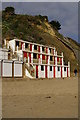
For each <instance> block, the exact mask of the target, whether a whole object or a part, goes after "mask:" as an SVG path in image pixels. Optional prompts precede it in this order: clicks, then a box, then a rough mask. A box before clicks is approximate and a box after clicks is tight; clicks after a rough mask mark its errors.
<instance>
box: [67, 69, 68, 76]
mask: <svg viewBox="0 0 80 120" xmlns="http://www.w3.org/2000/svg"><path fill="white" fill-rule="evenodd" d="M67 77H68V67H67Z"/></svg>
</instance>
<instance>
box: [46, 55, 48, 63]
mask: <svg viewBox="0 0 80 120" xmlns="http://www.w3.org/2000/svg"><path fill="white" fill-rule="evenodd" d="M46 63H47V64H48V56H47V59H46Z"/></svg>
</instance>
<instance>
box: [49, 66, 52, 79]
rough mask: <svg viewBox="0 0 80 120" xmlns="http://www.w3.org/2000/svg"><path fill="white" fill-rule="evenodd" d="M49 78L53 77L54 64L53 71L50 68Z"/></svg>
mask: <svg viewBox="0 0 80 120" xmlns="http://www.w3.org/2000/svg"><path fill="white" fill-rule="evenodd" d="M49 78H53V66H52V71H50V69H49Z"/></svg>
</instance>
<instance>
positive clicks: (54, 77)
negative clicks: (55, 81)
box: [53, 66, 55, 78]
mask: <svg viewBox="0 0 80 120" xmlns="http://www.w3.org/2000/svg"><path fill="white" fill-rule="evenodd" d="M53 75H54V78H55V66H54V73H53Z"/></svg>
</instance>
